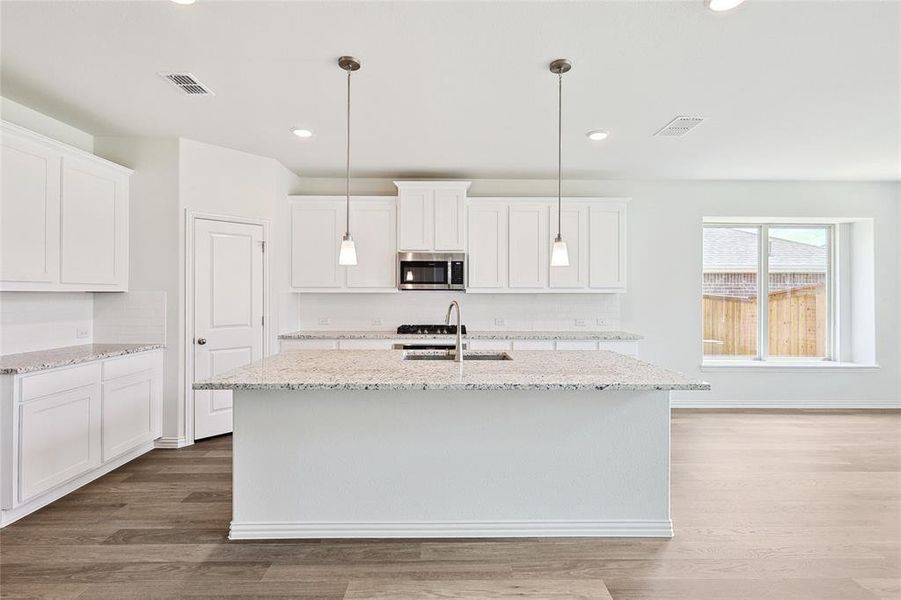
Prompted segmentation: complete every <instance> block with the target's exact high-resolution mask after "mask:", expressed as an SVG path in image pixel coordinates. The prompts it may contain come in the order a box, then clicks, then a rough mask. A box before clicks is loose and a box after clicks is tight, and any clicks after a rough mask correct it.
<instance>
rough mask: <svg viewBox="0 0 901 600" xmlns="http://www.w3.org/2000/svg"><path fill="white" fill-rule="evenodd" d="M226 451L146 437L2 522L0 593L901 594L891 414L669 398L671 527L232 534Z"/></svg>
mask: <svg viewBox="0 0 901 600" xmlns="http://www.w3.org/2000/svg"><path fill="white" fill-rule="evenodd" d="M230 449H231V439H230V438H229V437H222V438H216V439H212V440H209V441H205V442H201V443H198V444H196V445H195V446H193V447H190V448H185V449H182V450H155V451H153V452H151V453H150V454H147V455H145V456H144V457H142V458H140V459H138V460H136V461H134V462H132V463H130V464H128V465H126V466H124V467H122V468H120V469H118V470H117V471H114V472H113V473H110V474H109V475H107V476H105V477H103V478H102V479H99V480H98V481H96V482H94V483H92V484H90V485H88V486H85V487H84V488H82V489H80V490H78V491H77V492H75V493H73V494H71V495H69V496H67V497H66V498H64V499H62V500H60V501H58V502H56V503H54V504H52V505H51V506H48V507H47V508H45V509H43V510H41V511H39V512H37V513H35V514H33V515H31V516H29V517H27V518H25V519H23V520H22V521H20V522H18V523H15V524H13V525H10V526H9V527H7V528H5V529H3V530H2V531H0V596H2V597H3V598H4V599H5V598H9V599H13V598H59V599H62V598H79V599H107V598H109V599H117V600H128V599H138V598H140V599H145V598H242V597H243V598H303V599H308V600H309V599H320V600H342V599H345V598H346V599H347V600H370V599H376V598H378V599H385V600H387V599H391V600H409V599H415V600H425V599H430V600H435V599H452V598H454V599H459V598H467V599H506V598H513V597H516V598H534V599H539V598H540V599H549V600H550V599H553V600H597V599H607V598H611V597H612V598H614V599H615V600H638V599H647V600H668V599H680V600H704V599H715V600H734V599H742V600H745V599H755V600H756V599H768V600H797V599H805V600H807V599H810V600H830V599H837V600H858V599H860V600H874V599H877V598H878V599H883V600H886V599H889V598H891V599H893V600H896V599H898V598H901V413H899V412H879V411H860V412H851V411H831V412H812V411H810V412H803V411H743V412H736V411H691V410H683V411H674V416H673V469H672V471H673V475H672V485H673V519H674V522H675V528H676V537H675V538H673V539H671V540H654V539H542V540H432V541H417V540H392V541H374V540H373V541H348V540H339V541H322V542H319V541H297V542H261V543H256V542H240V543H229V542H227V541H226V538H225V536H226V530H227V527H228V521H229V508H230V507H229V500H230V487H231V484H230V477H231V473H230V456H231V452H230ZM608 594H609V595H608Z"/></svg>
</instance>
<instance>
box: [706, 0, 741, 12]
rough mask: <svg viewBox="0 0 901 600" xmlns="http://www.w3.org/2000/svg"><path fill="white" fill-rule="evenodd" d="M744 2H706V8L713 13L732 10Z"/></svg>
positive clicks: (738, 0) (725, 0) (709, 0)
mask: <svg viewBox="0 0 901 600" xmlns="http://www.w3.org/2000/svg"><path fill="white" fill-rule="evenodd" d="M744 1H745V0H707V8H709V9H710V10H712V11H715V12H723V11H725V10H732V9H733V8H735V7H736V6H738V5H739V4H741V3H742V2H744Z"/></svg>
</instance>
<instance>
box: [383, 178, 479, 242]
mask: <svg viewBox="0 0 901 600" xmlns="http://www.w3.org/2000/svg"><path fill="white" fill-rule="evenodd" d="M394 185H396V186H397V249H398V251H400V252H431V251H435V252H463V250H464V249H465V248H466V190H467V189H469V182H468V181H395V182H394Z"/></svg>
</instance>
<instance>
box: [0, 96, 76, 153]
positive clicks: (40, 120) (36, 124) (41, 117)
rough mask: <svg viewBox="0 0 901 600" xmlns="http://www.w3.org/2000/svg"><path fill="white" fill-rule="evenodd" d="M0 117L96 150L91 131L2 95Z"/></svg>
mask: <svg viewBox="0 0 901 600" xmlns="http://www.w3.org/2000/svg"><path fill="white" fill-rule="evenodd" d="M0 117H2V118H3V120H4V121H9V122H10V123H15V124H16V125H19V126H21V127H25V128H26V129H31V130H32V131H35V132H37V133H40V134H41V135H46V136H47V137H49V138H53V139H55V140H59V141H60V142H64V143H66V144H70V145H72V146H75V147H76V148H80V149H82V150H85V151H86V152H93V151H94V137H93V136H92V135H91V134H90V133H87V132H85V131H82V130H81V129H77V128H75V127H72V126H71V125H68V124H66V123H63V122H62V121H58V120H56V119H54V118H53V117H50V116H48V115H45V114H43V113H39V112H38V111H36V110H33V109H31V108H28V107H27V106H24V105H22V104H19V103H18V102H13V101H12V100H10V99H9V98H2V97H0Z"/></svg>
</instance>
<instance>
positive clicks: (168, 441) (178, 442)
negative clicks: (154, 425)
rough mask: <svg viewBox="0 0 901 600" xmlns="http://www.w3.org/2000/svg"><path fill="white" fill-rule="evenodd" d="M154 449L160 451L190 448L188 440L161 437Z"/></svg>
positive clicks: (180, 437)
mask: <svg viewBox="0 0 901 600" xmlns="http://www.w3.org/2000/svg"><path fill="white" fill-rule="evenodd" d="M153 445H154V447H156V448H160V449H175V448H184V447H185V446H190V444H189V443H188V440H187V439H186V438H184V437H182V436H179V437H174V436H170V437H161V438H158V439H157V440H156V441H155V442H154V444H153Z"/></svg>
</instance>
